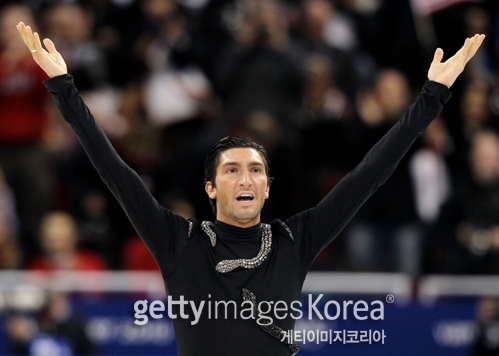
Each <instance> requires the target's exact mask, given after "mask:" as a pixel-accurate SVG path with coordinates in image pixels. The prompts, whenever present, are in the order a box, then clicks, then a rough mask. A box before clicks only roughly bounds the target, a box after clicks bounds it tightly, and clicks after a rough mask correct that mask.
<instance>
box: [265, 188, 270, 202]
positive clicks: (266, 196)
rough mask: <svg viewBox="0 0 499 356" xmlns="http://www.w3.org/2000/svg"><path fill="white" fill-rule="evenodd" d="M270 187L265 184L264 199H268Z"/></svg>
mask: <svg viewBox="0 0 499 356" xmlns="http://www.w3.org/2000/svg"><path fill="white" fill-rule="evenodd" d="M269 191H270V185H268V184H267V189H265V199H268V198H269Z"/></svg>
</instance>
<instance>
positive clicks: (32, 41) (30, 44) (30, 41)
mask: <svg viewBox="0 0 499 356" xmlns="http://www.w3.org/2000/svg"><path fill="white" fill-rule="evenodd" d="M26 33H27V36H26V37H27V41H28V48H29V50H30V51H31V50H33V49H35V48H36V46H35V39H34V38H33V31H31V27H29V26H26Z"/></svg>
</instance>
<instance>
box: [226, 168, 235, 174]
mask: <svg viewBox="0 0 499 356" xmlns="http://www.w3.org/2000/svg"><path fill="white" fill-rule="evenodd" d="M236 172H237V170H236V169H235V168H231V169H229V170H227V173H236Z"/></svg>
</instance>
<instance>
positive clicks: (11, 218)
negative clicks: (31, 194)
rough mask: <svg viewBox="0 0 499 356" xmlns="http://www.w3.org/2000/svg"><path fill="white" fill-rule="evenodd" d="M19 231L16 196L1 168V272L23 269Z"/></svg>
mask: <svg viewBox="0 0 499 356" xmlns="http://www.w3.org/2000/svg"><path fill="white" fill-rule="evenodd" d="M18 229H19V226H18V221H17V213H16V204H15V199H14V194H13V192H12V190H11V189H10V187H9V186H8V185H7V182H6V181H5V176H4V174H3V171H2V169H1V168H0V270H1V269H14V268H19V267H21V263H22V254H21V251H20V249H19V246H18V244H17V237H18V236H17V235H18Z"/></svg>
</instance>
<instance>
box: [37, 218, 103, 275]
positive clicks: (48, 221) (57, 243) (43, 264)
mask: <svg viewBox="0 0 499 356" xmlns="http://www.w3.org/2000/svg"><path fill="white" fill-rule="evenodd" d="M40 239H41V245H42V250H43V254H42V255H40V256H37V257H35V258H34V259H33V260H32V261H31V262H30V263H29V265H28V269H31V270H41V271H53V270H68V271H73V270H79V271H101V270H105V269H106V264H105V262H104V261H103V259H102V258H101V257H100V256H99V255H97V254H96V253H94V252H90V251H84V250H81V249H79V248H78V230H77V225H76V221H75V220H74V218H73V217H72V216H71V215H69V214H68V213H65V212H52V213H49V214H47V215H45V217H44V218H43V221H42V223H41V225H40Z"/></svg>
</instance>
